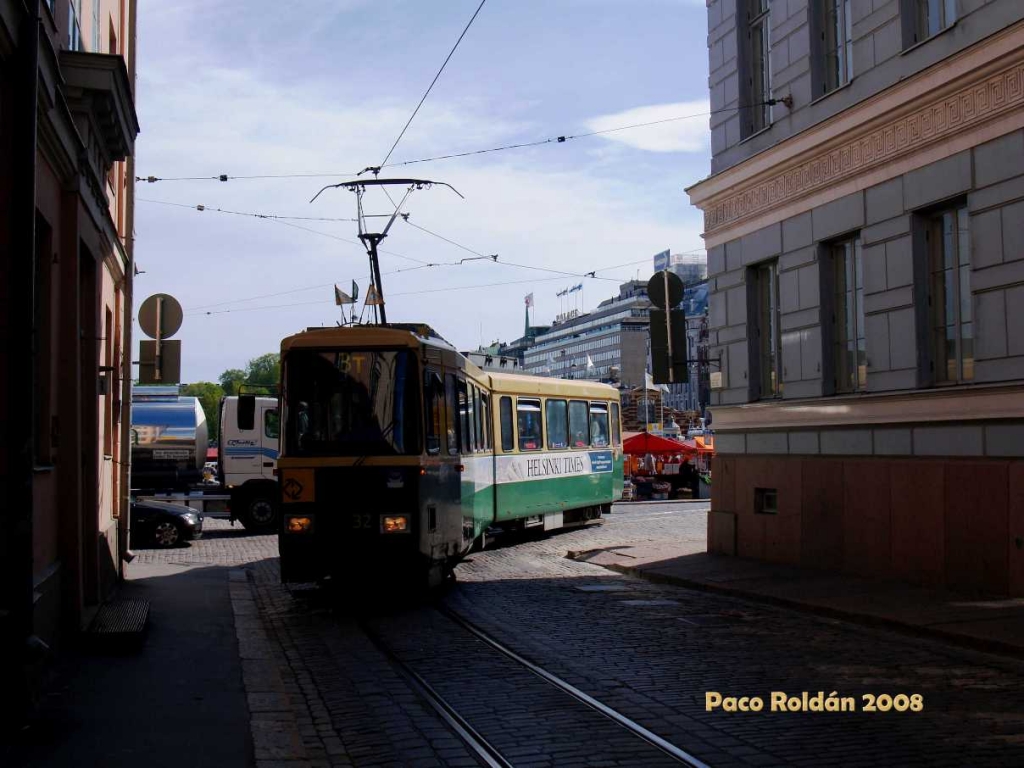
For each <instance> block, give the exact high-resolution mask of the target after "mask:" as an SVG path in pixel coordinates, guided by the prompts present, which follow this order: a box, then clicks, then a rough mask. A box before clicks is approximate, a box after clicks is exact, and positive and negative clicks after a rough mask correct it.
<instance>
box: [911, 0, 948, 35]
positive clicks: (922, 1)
mask: <svg viewBox="0 0 1024 768" xmlns="http://www.w3.org/2000/svg"><path fill="white" fill-rule="evenodd" d="M903 18H904V20H905V21H904V25H905V26H904V36H905V39H904V47H910V46H911V45H914V44H916V43H920V42H921V41H922V40H927V39H928V38H929V37H932V36H933V35H937V34H938V33H939V32H941V31H942V30H944V29H945V28H946V27H949V26H952V24H953V22H955V21H956V0H904V5H903Z"/></svg>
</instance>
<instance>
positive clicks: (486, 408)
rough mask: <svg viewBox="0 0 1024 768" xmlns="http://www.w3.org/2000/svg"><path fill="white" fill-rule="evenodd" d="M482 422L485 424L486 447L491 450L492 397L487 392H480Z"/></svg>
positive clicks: (484, 438)
mask: <svg viewBox="0 0 1024 768" xmlns="http://www.w3.org/2000/svg"><path fill="white" fill-rule="evenodd" d="M480 423H481V424H482V425H483V440H484V449H486V450H488V451H489V450H491V448H492V447H493V445H492V443H491V399H490V398H489V397H488V396H487V394H486V393H484V392H481V393H480Z"/></svg>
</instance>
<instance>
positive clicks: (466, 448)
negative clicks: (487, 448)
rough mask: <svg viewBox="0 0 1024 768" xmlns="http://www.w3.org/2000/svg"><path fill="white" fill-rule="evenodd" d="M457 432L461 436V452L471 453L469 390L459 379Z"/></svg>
mask: <svg viewBox="0 0 1024 768" xmlns="http://www.w3.org/2000/svg"><path fill="white" fill-rule="evenodd" d="M459 431H460V433H461V435H462V446H461V447H462V452H463V453H470V452H472V450H473V443H472V441H471V440H470V439H469V390H468V389H467V388H466V382H465V381H463V380H462V379H459Z"/></svg>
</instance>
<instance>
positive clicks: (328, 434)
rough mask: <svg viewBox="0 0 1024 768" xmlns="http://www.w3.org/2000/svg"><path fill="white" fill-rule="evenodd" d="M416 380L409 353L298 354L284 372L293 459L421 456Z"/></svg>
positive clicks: (287, 427) (287, 428)
mask: <svg viewBox="0 0 1024 768" xmlns="http://www.w3.org/2000/svg"><path fill="white" fill-rule="evenodd" d="M418 382H419V379H418V377H417V375H416V357H415V356H414V355H413V353H412V352H410V351H408V350H402V351H379V350H378V351H361V350H351V349H347V350H343V351H341V350H331V351H326V350H319V349H308V350H307V349H297V350H293V351H292V352H290V353H289V354H288V356H287V357H286V359H285V367H284V403H285V409H286V412H285V419H286V422H285V442H286V445H285V450H286V453H287V455H290V456H393V455H398V454H416V453H419V435H418V429H417V425H418V423H419V415H418V414H419V410H418V402H419V397H418V395H419V392H418V389H417V386H418Z"/></svg>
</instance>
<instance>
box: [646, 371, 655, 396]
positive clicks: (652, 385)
mask: <svg viewBox="0 0 1024 768" xmlns="http://www.w3.org/2000/svg"><path fill="white" fill-rule="evenodd" d="M644 389H653V390H654V391H655V392H657V391H658V385H657V384H655V383H654V377H653V376H651V374H650V372H649V371H644Z"/></svg>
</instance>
